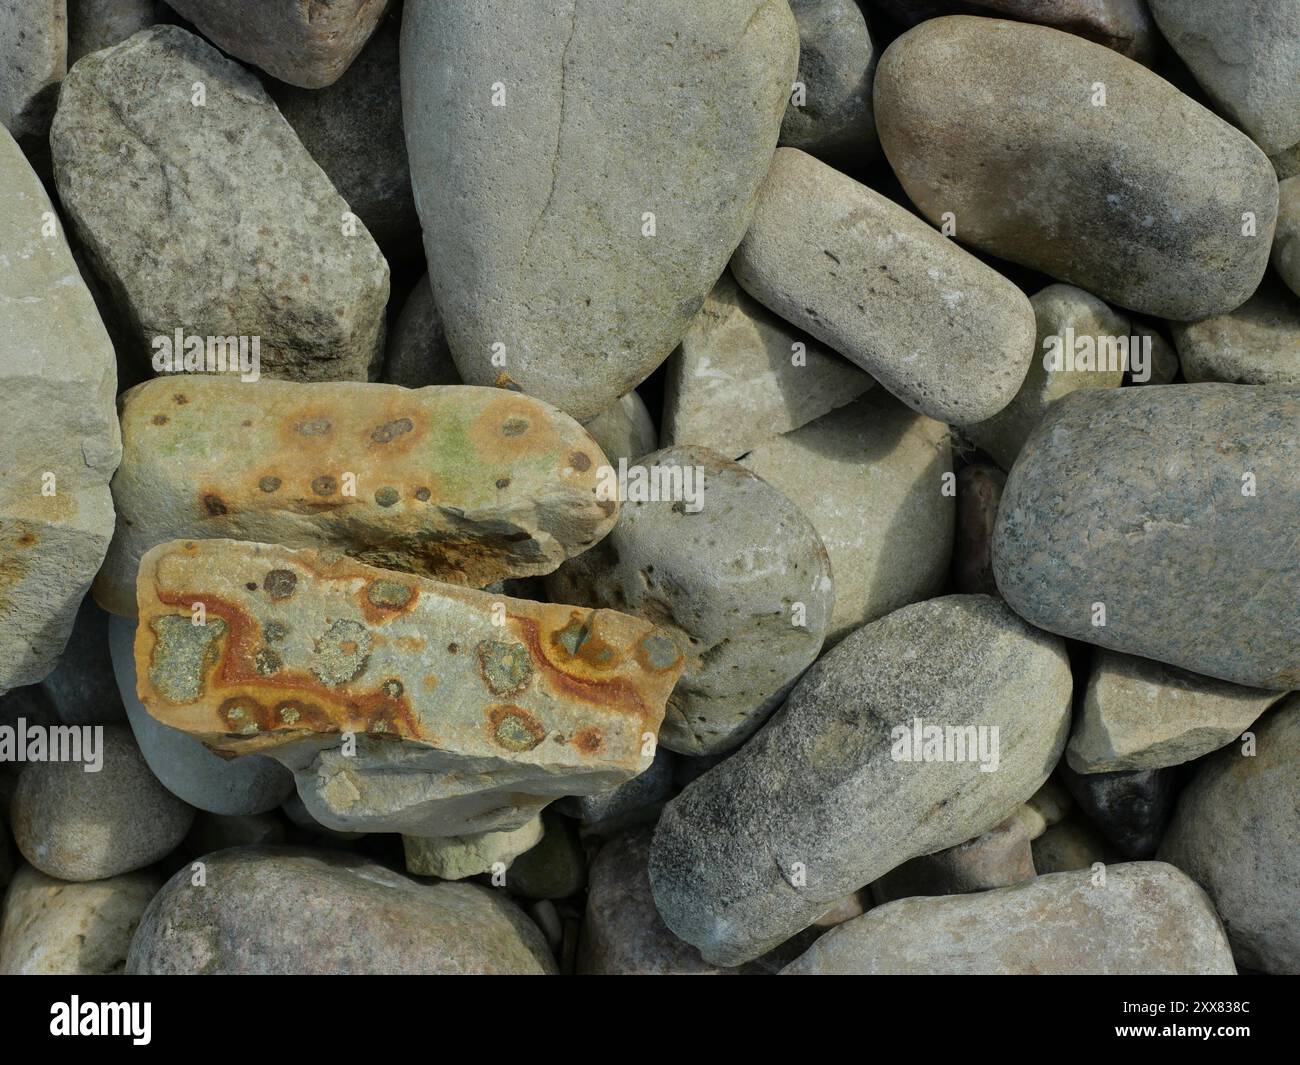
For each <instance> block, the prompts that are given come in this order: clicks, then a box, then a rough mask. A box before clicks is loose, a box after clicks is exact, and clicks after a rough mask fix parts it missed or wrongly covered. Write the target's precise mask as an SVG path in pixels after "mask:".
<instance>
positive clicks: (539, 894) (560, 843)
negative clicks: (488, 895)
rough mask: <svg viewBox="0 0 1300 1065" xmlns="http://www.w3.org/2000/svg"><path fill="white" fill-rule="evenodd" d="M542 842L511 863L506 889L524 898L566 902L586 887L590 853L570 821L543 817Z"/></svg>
mask: <svg viewBox="0 0 1300 1065" xmlns="http://www.w3.org/2000/svg"><path fill="white" fill-rule="evenodd" d="M542 824H543V826H544V831H543V833H542V838H541V842H539V843H538V844H537V845H536V846H534V847H531V848H529V849H528V850H527V851H525V852H524V853H522V854H520V855H519V857H518V858H516V859H515V860H514V861H513V862H511V863H510V869H509V870H508V871H507V873H506V887H507V888H508V889H509V891H510V893H511V894H512V895H518V896H520V897H522V898H525V899H567V898H569V897H570V896H572V895H576V894H578V892H580V891H581V890H582V889H583V888H584V887H586V885H587V853H586V851H585V850H584V849H583V846H582V842H581V841H580V840H579V839H578V829H577V826H576V825H575V824H574V822H573V821H571V820H570V819H569V818H567V817H564V816H562V815H560V814H556V813H551V812H550V811H547V812H546V813H543V814H542Z"/></svg>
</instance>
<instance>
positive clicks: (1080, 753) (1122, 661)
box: [1065, 651, 1283, 773]
mask: <svg viewBox="0 0 1300 1065" xmlns="http://www.w3.org/2000/svg"><path fill="white" fill-rule="evenodd" d="M1281 698H1283V696H1282V695H1281V694H1280V693H1278V692H1272V691H1263V690H1261V689H1259V688H1243V687H1242V686H1241V685H1239V684H1229V683H1227V682H1226V681H1221V680H1215V679H1213V678H1212V677H1202V676H1200V675H1199V674H1197V673H1189V672H1188V671H1187V670H1184V669H1178V668H1176V667H1173V666H1165V665H1161V664H1160V663H1159V662H1152V661H1151V660H1150V659H1147V658H1136V657H1134V656H1133V655H1122V654H1116V653H1115V652H1113V651H1098V652H1097V653H1096V654H1095V655H1094V656H1093V660H1092V670H1091V673H1090V674H1089V676H1088V689H1087V692H1086V693H1085V695H1084V698H1083V703H1082V706H1081V707H1080V709H1079V712H1078V713H1077V714H1076V715H1075V719H1074V734H1073V735H1072V736H1071V737H1070V743H1069V746H1068V747H1067V748H1066V751H1065V754H1066V758H1067V759H1068V761H1069V764H1070V766H1071V768H1073V769H1074V770H1075V771H1076V772H1079V773H1110V772H1116V771H1119V770H1133V769H1162V768H1164V767H1166V766H1171V765H1179V764H1181V763H1183V762H1190V761H1191V760H1192V759H1194V758H1200V757H1201V756H1202V755H1205V754H1209V753H1210V752H1211V751H1215V750H1218V749H1219V748H1220V747H1222V746H1224V745H1225V744H1228V743H1231V742H1232V741H1233V740H1235V739H1236V738H1237V737H1238V736H1240V735H1241V734H1242V733H1243V732H1244V731H1246V729H1248V728H1249V727H1250V723H1251V722H1252V721H1254V720H1255V719H1256V718H1257V717H1259V715H1260V714H1262V713H1263V712H1264V711H1265V710H1267V709H1268V708H1269V707H1270V706H1271V705H1272V704H1273V703H1275V702H1277V701H1278V700H1279V699H1281Z"/></svg>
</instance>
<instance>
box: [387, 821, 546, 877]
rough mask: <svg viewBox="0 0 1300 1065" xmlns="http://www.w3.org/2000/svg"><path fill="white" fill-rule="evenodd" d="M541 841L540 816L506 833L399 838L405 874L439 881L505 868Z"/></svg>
mask: <svg viewBox="0 0 1300 1065" xmlns="http://www.w3.org/2000/svg"><path fill="white" fill-rule="evenodd" d="M541 838H542V818H541V815H538V816H537V817H534V818H533V819H532V820H531V821H528V822H526V823H525V824H522V825H520V826H519V827H518V828H515V829H510V830H509V831H506V832H477V833H475V834H474V835H470V836H443V837H440V838H437V839H423V838H421V837H420V836H403V837H402V849H403V851H404V853H405V855H406V871H407V872H408V873H414V874H415V875H417V876H436V877H438V878H439V879H441V880H464V879H465V878H466V877H469V876H478V875H479V874H480V873H487V872H490V871H492V867H493V866H494V865H500V866H501V867H502V868H503V869H504V868H507V867H508V866H509V865H510V863H511V862H513V861H514V860H515V859H516V858H518V857H519V855H521V854H523V853H524V851H526V850H528V849H529V848H530V847H534V846H536V845H537V843H538V841H540V840H541Z"/></svg>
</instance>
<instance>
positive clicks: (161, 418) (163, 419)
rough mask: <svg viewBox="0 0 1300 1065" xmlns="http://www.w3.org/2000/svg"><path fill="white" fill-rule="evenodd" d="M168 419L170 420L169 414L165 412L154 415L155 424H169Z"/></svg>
mask: <svg viewBox="0 0 1300 1065" xmlns="http://www.w3.org/2000/svg"><path fill="white" fill-rule="evenodd" d="M167 420H168V419H167V415H165V414H155V415H154V416H153V423H154V425H166V424H167Z"/></svg>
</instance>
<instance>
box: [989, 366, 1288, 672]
mask: <svg viewBox="0 0 1300 1065" xmlns="http://www.w3.org/2000/svg"><path fill="white" fill-rule="evenodd" d="M1297 425H1300V389H1295V388H1282V387H1265V386H1253V385H1222V384H1196V385H1165V386H1163V387H1160V388H1119V389H1084V390H1082V391H1077V392H1072V393H1070V394H1069V395H1067V396H1065V397H1064V398H1062V399H1060V400H1058V401H1057V402H1056V403H1055V404H1053V406H1052V407H1051V409H1050V410H1049V411H1048V413H1047V415H1046V417H1045V418H1044V419H1043V421H1042V422H1041V423H1040V424H1039V426H1038V429H1037V430H1036V431H1035V432H1034V434H1033V435H1032V436H1031V437H1030V438H1029V441H1028V442H1027V443H1026V444H1025V446H1024V449H1023V450H1022V451H1021V453H1020V458H1019V459H1018V461H1017V462H1016V465H1015V468H1014V469H1013V470H1012V471H1011V475H1010V477H1008V479H1007V485H1006V489H1005V491H1004V492H1003V495H1002V503H1001V506H1000V508H999V510H998V523H997V527H996V529H995V531H994V540H993V568H994V573H995V575H996V577H997V583H998V588H999V589H1000V590H1001V592H1002V595H1003V597H1004V598H1005V599H1006V601H1007V603H1008V604H1009V605H1010V606H1011V608H1012V609H1013V610H1015V611H1016V612H1017V613H1018V614H1020V615H1021V616H1022V617H1023V618H1025V619H1026V620H1027V621H1029V622H1030V623H1031V624H1034V625H1037V626H1038V627H1039V628H1043V629H1047V630H1048V631H1049V632H1055V633H1059V634H1060V635H1062V636H1068V637H1070V638H1072V639H1076V640H1082V641H1084V642H1085V643H1091V644H1097V645H1098V646H1101V647H1105V648H1108V649H1110V650H1112V651H1122V652H1124V653H1125V654H1133V655H1139V656H1141V657H1143V658H1152V659H1155V660H1156V661H1158V662H1167V663H1169V664H1170V665H1175V666H1181V667H1182V668H1184V669H1190V670H1193V671H1195V672H1197V673H1202V674H1205V675H1206V676H1210V677H1218V678H1219V679H1221V680H1228V681H1233V682H1234V683H1236V684H1245V685H1247V686H1250V687H1256V688H1270V689H1273V690H1280V691H1288V690H1290V689H1292V688H1295V687H1297V686H1300V599H1297V596H1296V588H1297V587H1300V541H1298V540H1297V539H1296V530H1295V521H1296V514H1297V513H1300V437H1297V434H1296V426H1297ZM1101 622H1104V624H1101Z"/></svg>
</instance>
